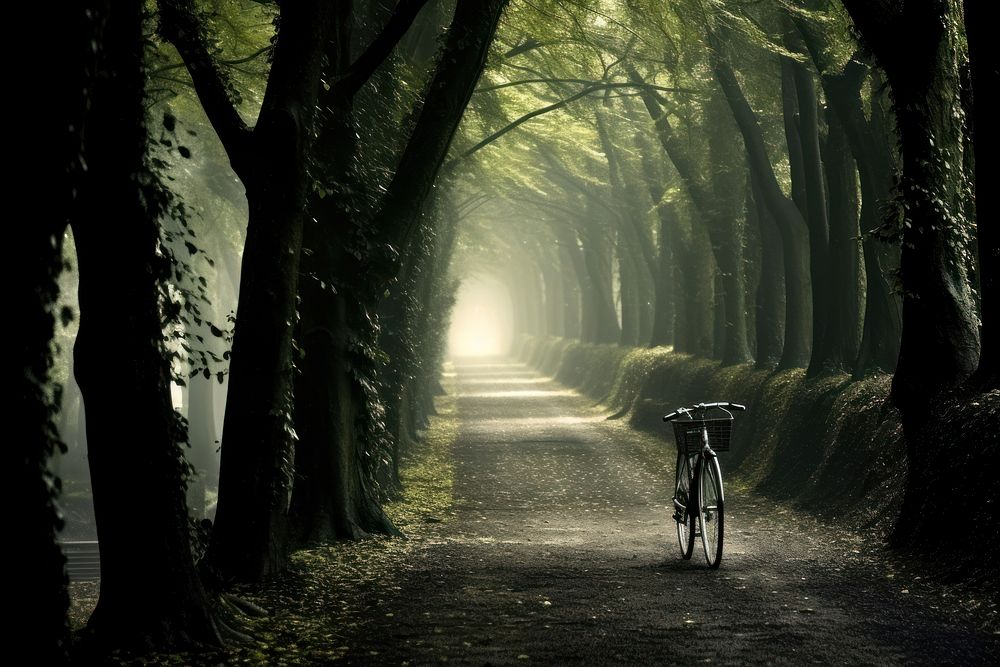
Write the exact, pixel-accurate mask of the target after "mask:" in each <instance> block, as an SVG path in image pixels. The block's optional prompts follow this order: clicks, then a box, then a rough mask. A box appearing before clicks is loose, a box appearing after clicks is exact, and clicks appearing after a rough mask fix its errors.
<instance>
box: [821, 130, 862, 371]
mask: <svg viewBox="0 0 1000 667" xmlns="http://www.w3.org/2000/svg"><path fill="white" fill-rule="evenodd" d="M827 126H828V127H829V134H828V136H827V140H826V144H825V145H824V148H823V164H824V165H825V173H826V180H827V191H828V192H829V199H828V201H829V221H830V243H829V246H828V259H829V275H828V276H827V280H828V281H829V285H830V288H831V289H830V294H829V296H830V302H831V303H830V306H831V314H830V316H829V317H828V320H829V321H830V323H831V326H830V330H829V334H828V335H830V336H831V337H833V336H836V339H832V340H830V341H829V345H830V346H833V347H836V348H837V349H836V351H831V352H830V354H829V355H828V357H827V358H828V360H829V359H838V360H846V359H852V360H853V359H857V357H858V343H859V333H860V332H859V328H860V326H861V299H860V297H861V294H860V285H861V283H862V280H863V275H862V273H861V270H860V269H861V267H860V263H859V261H858V259H859V250H860V242H859V236H860V230H859V228H858V179H857V171H856V169H855V166H854V159H853V157H852V155H851V149H850V147H849V146H848V142H847V136H846V134H845V132H844V128H843V126H842V125H841V124H840V121H839V120H838V119H837V117H836V115H835V114H834V113H832V112H828V114H827ZM834 320H836V321H837V322H838V324H837V325H836V326H833V324H832V322H833V321H834Z"/></svg>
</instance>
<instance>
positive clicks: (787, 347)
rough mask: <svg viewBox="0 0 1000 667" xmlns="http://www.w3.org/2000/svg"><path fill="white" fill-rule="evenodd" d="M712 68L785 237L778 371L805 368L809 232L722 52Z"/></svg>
mask: <svg viewBox="0 0 1000 667" xmlns="http://www.w3.org/2000/svg"><path fill="white" fill-rule="evenodd" d="M712 39H715V38H714V37H712ZM716 50H717V49H716ZM713 69H714V72H715V78H716V79H717V80H718V82H719V85H720V86H722V90H723V92H724V93H725V95H726V100H727V101H728V102H729V107H730V109H731V110H732V112H733V117H734V118H735V119H736V124H737V125H738V126H739V128H740V133H741V134H742V135H743V143H744V145H745V146H746V150H747V159H748V161H749V164H750V173H751V176H752V178H753V182H754V187H755V188H756V190H755V192H757V193H759V195H760V200H761V201H763V202H764V205H765V206H767V208H768V210H769V211H770V213H771V216H772V218H773V219H774V221H775V222H776V223H777V225H778V230H779V232H780V233H781V244H782V259H783V260H784V268H785V340H784V345H783V346H782V352H781V361H780V362H779V363H778V369H779V370H784V369H787V368H796V367H804V366H805V365H806V364H807V363H808V361H809V341H810V322H811V319H812V317H811V308H812V304H811V300H810V298H809V297H810V292H809V259H808V257H807V256H806V248H807V247H808V233H809V232H808V229H807V227H806V224H805V221H804V220H803V218H802V214H801V213H800V212H799V209H798V207H797V206H796V205H795V203H794V202H793V201H792V200H791V199H789V198H788V197H786V196H785V194H784V193H783V192H782V191H781V187H780V186H779V185H778V180H777V178H776V177H775V175H774V167H773V166H772V165H771V160H770V158H769V157H768V154H767V149H766V147H765V145H764V137H763V134H762V133H761V130H760V124H759V122H758V120H757V114H756V113H754V111H753V109H751V108H750V105H749V104H748V103H747V101H746V97H745V96H744V95H743V89H742V88H741V87H740V84H739V82H738V81H737V80H736V76H735V75H734V74H733V70H732V68H731V67H730V66H729V63H728V62H726V61H725V60H724V59H723V57H722V56H721V54H719V53H716V56H715V61H714V63H713Z"/></svg>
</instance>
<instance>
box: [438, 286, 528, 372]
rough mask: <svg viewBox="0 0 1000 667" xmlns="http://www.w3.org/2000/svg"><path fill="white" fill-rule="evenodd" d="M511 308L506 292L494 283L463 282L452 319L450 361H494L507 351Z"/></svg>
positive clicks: (511, 316) (509, 342) (510, 335)
mask: <svg viewBox="0 0 1000 667" xmlns="http://www.w3.org/2000/svg"><path fill="white" fill-rule="evenodd" d="M513 319H514V318H513V308H512V306H511V303H510V296H509V295H508V294H507V288H506V287H504V286H503V285H502V284H501V283H499V282H497V281H495V280H488V279H471V280H466V281H463V282H462V286H461V287H460V288H459V290H458V298H457V300H456V302H455V308H454V310H453V311H452V315H451V331H449V333H448V351H449V353H450V354H451V356H452V357H496V356H502V355H504V354H507V352H508V351H510V344H511V340H512V339H513V328H514V327H513Z"/></svg>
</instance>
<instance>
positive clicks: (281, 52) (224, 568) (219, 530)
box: [208, 1, 331, 581]
mask: <svg viewBox="0 0 1000 667" xmlns="http://www.w3.org/2000/svg"><path fill="white" fill-rule="evenodd" d="M330 11H331V10H330V9H329V8H327V7H324V6H323V5H322V3H319V2H318V1H317V2H309V3H306V4H304V5H298V4H293V5H288V6H282V10H281V24H280V29H279V33H278V38H277V42H276V45H275V50H274V61H273V64H272V66H271V73H270V75H269V77H268V86H267V90H266V92H265V95H264V103H263V107H262V109H261V113H260V117H259V120H258V123H257V126H256V127H255V128H254V130H253V135H252V147H253V153H252V156H251V157H250V158H249V159H248V161H247V163H246V166H244V167H243V168H242V169H237V173H239V174H240V177H241V178H242V179H243V181H244V185H246V188H247V202H248V204H249V210H250V220H249V223H248V226H247V238H246V245H245V247H244V251H243V267H242V273H241V276H240V302H239V307H238V309H237V316H236V330H235V333H234V336H233V350H232V361H231V363H230V371H229V394H228V397H227V401H226V416H225V420H224V426H223V437H222V460H221V464H220V470H219V505H218V510H217V512H216V520H215V527H214V529H213V531H212V538H211V543H210V547H209V552H208V560H209V563H210V565H211V567H212V568H213V569H214V570H215V571H216V574H217V575H218V576H220V577H221V578H222V579H224V580H229V579H236V580H241V581H258V580H260V579H263V578H265V577H267V576H270V575H274V574H277V573H278V572H281V571H282V570H283V569H284V568H285V567H286V565H287V558H288V525H287V519H288V506H289V498H290V495H291V490H292V489H291V485H292V475H293V472H294V453H293V446H292V434H293V433H294V431H293V426H292V423H293V418H292V407H293V405H292V385H293V378H292V375H293V369H294V361H293V358H292V337H293V332H294V325H295V320H296V296H297V294H298V278H299V259H300V252H301V249H302V212H303V210H304V209H305V205H306V186H307V183H306V182H307V180H308V176H307V166H308V162H309V161H308V159H307V155H308V154H309V147H310V143H311V129H312V128H311V116H312V115H313V109H314V108H315V106H316V100H317V95H318V88H319V79H320V71H321V67H322V64H323V53H324V46H325V41H326V39H327V34H328V30H329V27H330V22H331V19H330ZM231 158H232V156H231ZM234 166H236V165H234Z"/></svg>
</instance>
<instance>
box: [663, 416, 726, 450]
mask: <svg viewBox="0 0 1000 667" xmlns="http://www.w3.org/2000/svg"><path fill="white" fill-rule="evenodd" d="M673 425H674V440H675V441H676V443H677V449H679V450H682V451H683V452H684V453H685V454H694V453H696V452H700V451H701V429H702V427H704V428H706V429H708V445H709V447H711V448H712V449H713V450H714V451H716V452H728V451H729V440H730V437H731V436H732V434H733V418H732V417H720V418H718V419H678V420H676V421H674V422H673Z"/></svg>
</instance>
